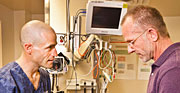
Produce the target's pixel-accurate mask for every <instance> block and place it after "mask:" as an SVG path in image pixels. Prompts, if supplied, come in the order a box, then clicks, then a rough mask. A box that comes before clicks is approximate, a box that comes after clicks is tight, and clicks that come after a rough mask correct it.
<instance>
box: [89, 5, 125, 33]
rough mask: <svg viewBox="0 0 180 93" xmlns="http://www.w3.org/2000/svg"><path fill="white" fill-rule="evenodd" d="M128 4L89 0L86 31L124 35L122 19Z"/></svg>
mask: <svg viewBox="0 0 180 93" xmlns="http://www.w3.org/2000/svg"><path fill="white" fill-rule="evenodd" d="M126 12H127V4H126V3H124V2H117V1H89V2H88V4H87V15H86V33H87V34H108V35H122V32H121V25H120V23H121V20H122V17H123V16H124V15H125V13H126Z"/></svg>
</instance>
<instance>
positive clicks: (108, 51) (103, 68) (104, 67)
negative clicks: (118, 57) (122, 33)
mask: <svg viewBox="0 0 180 93" xmlns="http://www.w3.org/2000/svg"><path fill="white" fill-rule="evenodd" d="M105 51H108V52H109V53H110V57H111V59H110V61H109V64H108V65H107V66H105V67H104V68H103V67H101V66H100V65H99V68H100V69H106V68H107V67H109V66H110V64H111V62H112V53H111V50H110V49H106V50H105ZM105 51H103V52H102V53H101V55H100V56H99V60H100V58H101V57H102V54H103V53H104V52H105ZM99 63H100V62H99Z"/></svg>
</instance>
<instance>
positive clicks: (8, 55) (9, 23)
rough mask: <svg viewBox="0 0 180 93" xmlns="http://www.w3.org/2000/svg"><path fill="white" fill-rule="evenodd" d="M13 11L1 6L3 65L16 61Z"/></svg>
mask: <svg viewBox="0 0 180 93" xmlns="http://www.w3.org/2000/svg"><path fill="white" fill-rule="evenodd" d="M13 15H14V14H13V11H12V10H11V9H9V8H7V7H5V6H3V5H1V4H0V20H1V24H2V54H3V55H2V61H3V65H5V64H7V63H9V62H11V61H14V31H13V29H14V17H13Z"/></svg>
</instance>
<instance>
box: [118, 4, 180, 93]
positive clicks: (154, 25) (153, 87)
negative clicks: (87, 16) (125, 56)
mask: <svg viewBox="0 0 180 93" xmlns="http://www.w3.org/2000/svg"><path fill="white" fill-rule="evenodd" d="M121 25H122V34H123V36H124V39H125V41H127V42H128V43H129V44H128V53H136V54H137V55H138V56H139V58H140V59H141V60H142V61H143V62H147V61H149V60H150V59H153V60H154V61H155V62H154V63H153V65H152V72H151V75H150V78H149V84H148V89H147V93H180V43H174V44H173V42H172V41H171V39H170V36H169V33H168V31H167V28H166V24H165V22H164V21H163V18H162V16H161V14H160V13H159V11H158V10H157V9H155V8H152V7H149V6H143V5H139V6H136V7H134V8H133V9H131V10H129V11H128V12H127V14H126V15H125V16H124V18H123V20H122V23H121Z"/></svg>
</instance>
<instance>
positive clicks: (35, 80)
mask: <svg viewBox="0 0 180 93" xmlns="http://www.w3.org/2000/svg"><path fill="white" fill-rule="evenodd" d="M20 42H21V46H22V48H23V51H22V54H21V56H20V57H19V59H17V60H16V61H15V62H11V63H9V64H7V65H5V66H4V67H3V68H1V69H0V93H50V92H51V84H50V78H49V75H48V73H47V71H45V70H43V69H42V68H40V67H44V68H51V67H52V65H53V60H54V57H55V56H57V51H56V49H55V46H56V44H57V42H56V34H55V32H54V30H53V29H52V28H51V27H50V26H49V25H47V24H45V23H43V22H41V21H37V20H33V21H30V22H28V23H26V24H25V25H24V26H23V28H22V30H21V34H20Z"/></svg>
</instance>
